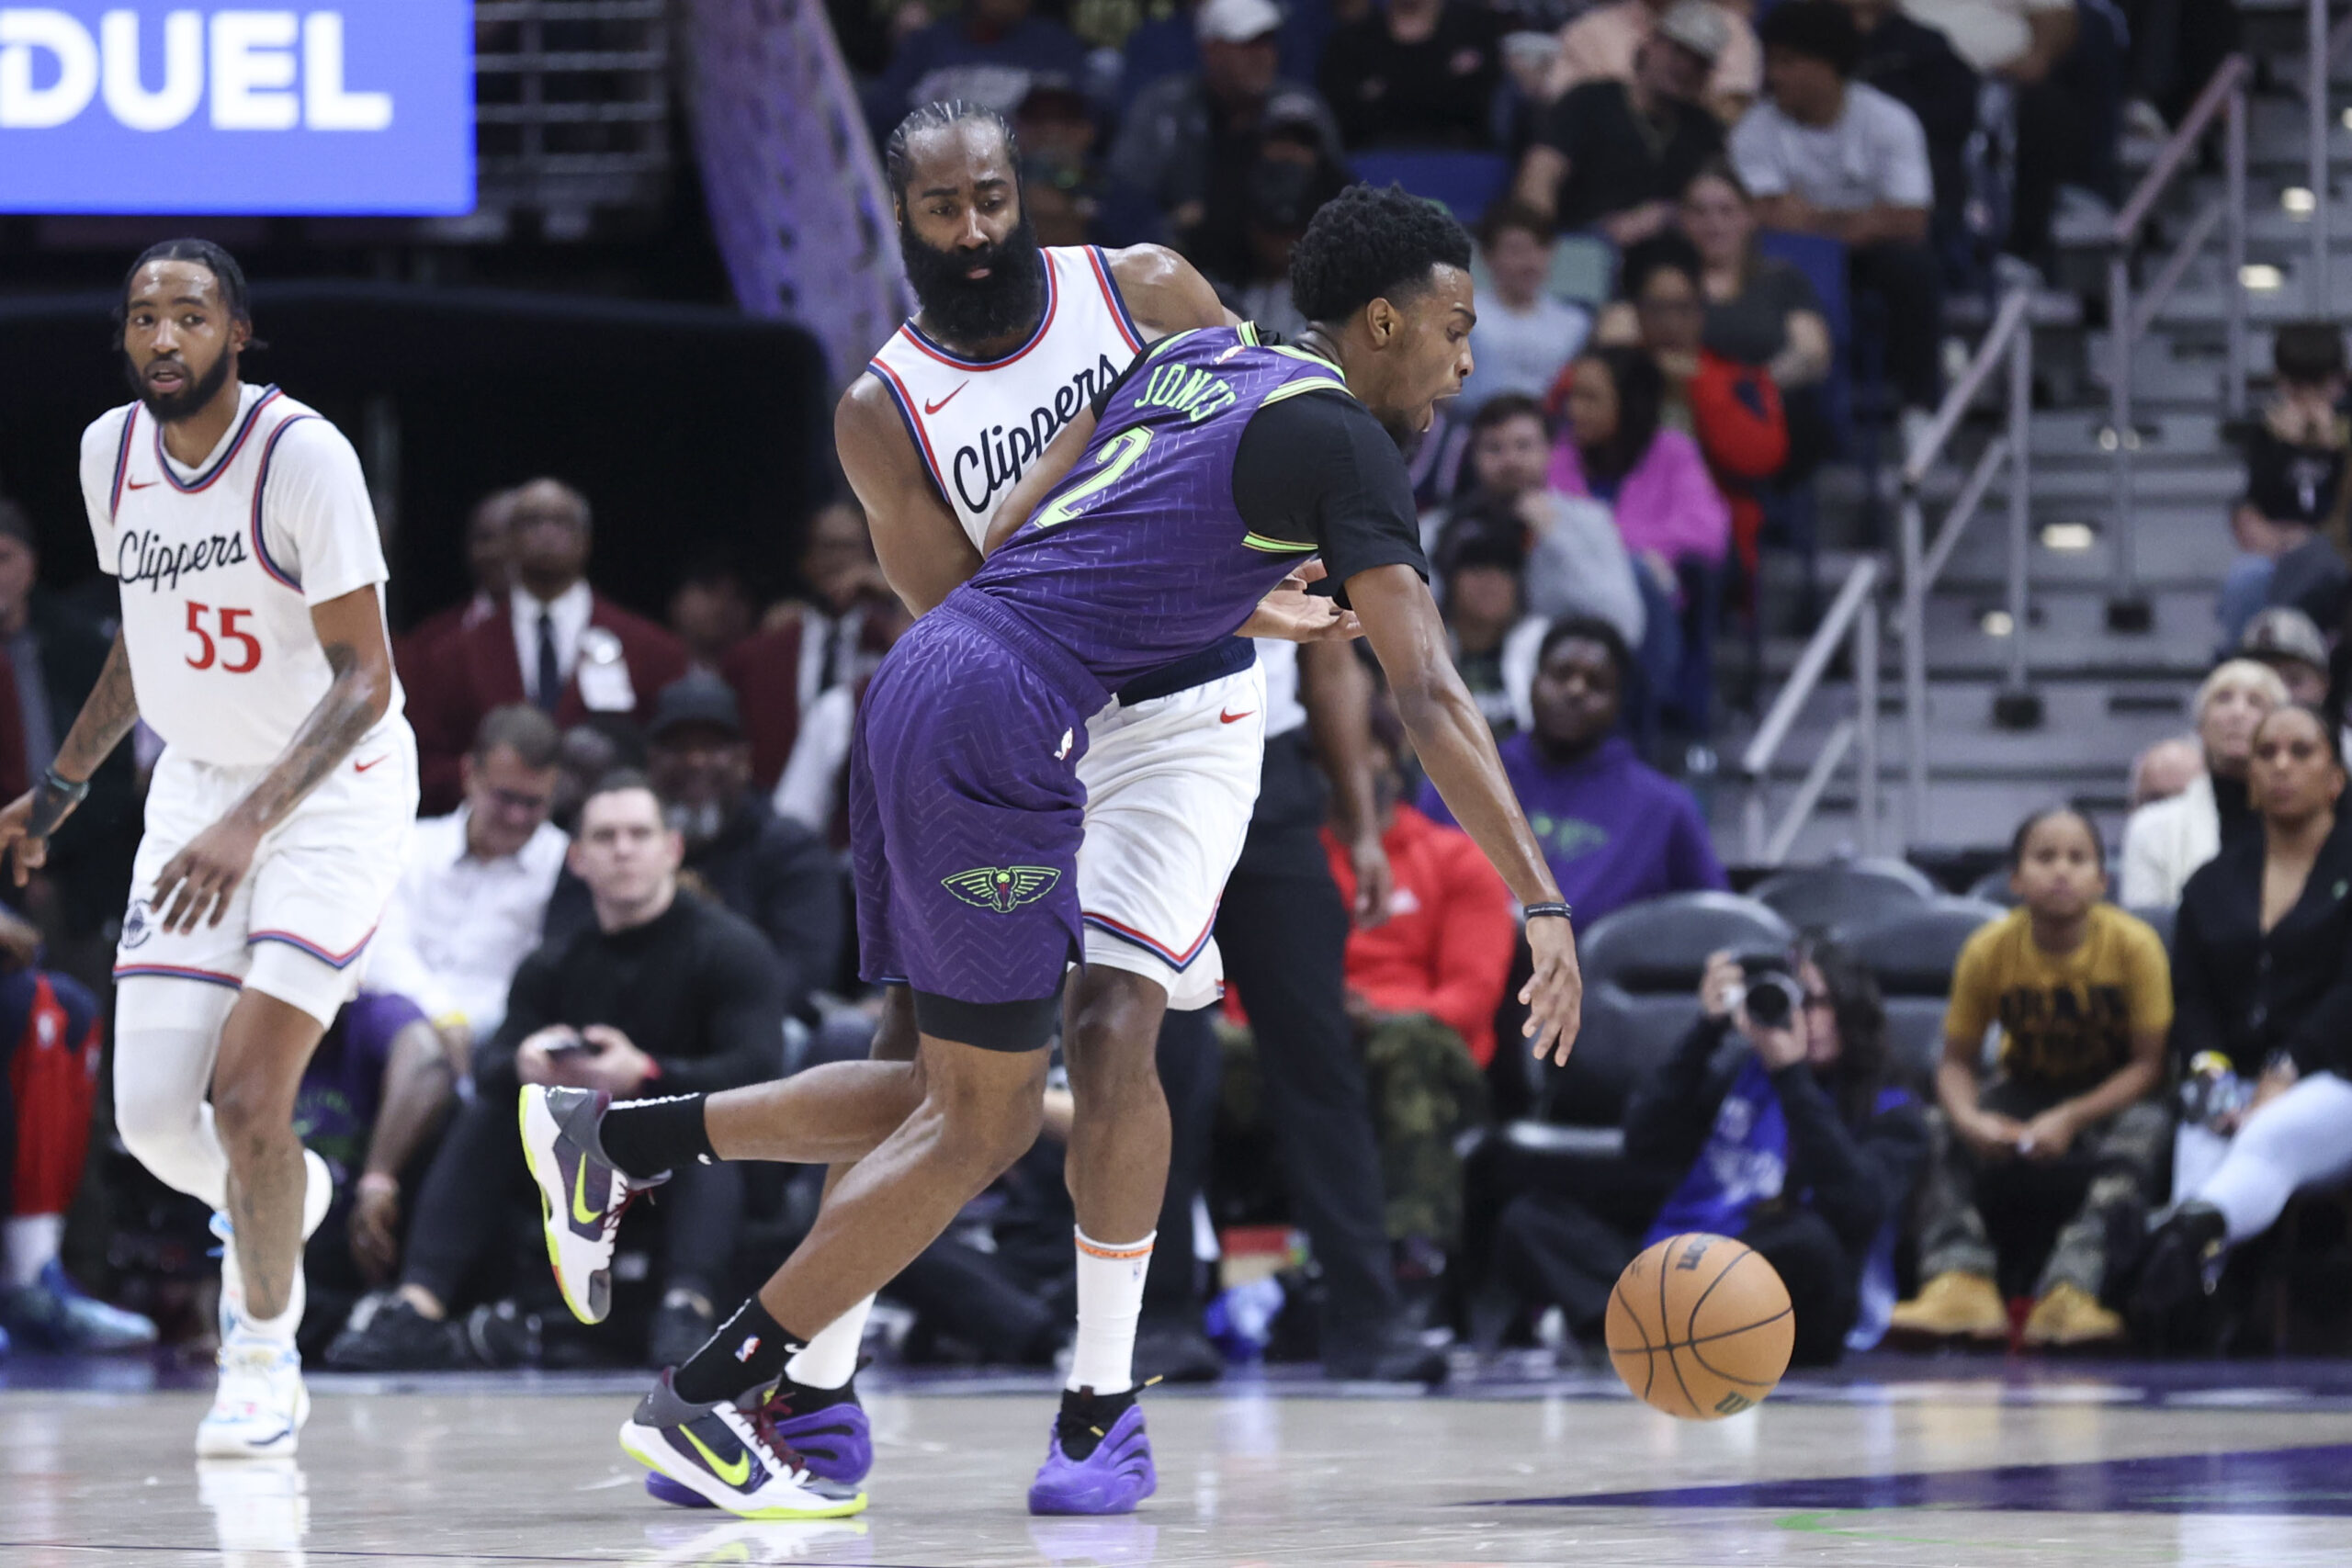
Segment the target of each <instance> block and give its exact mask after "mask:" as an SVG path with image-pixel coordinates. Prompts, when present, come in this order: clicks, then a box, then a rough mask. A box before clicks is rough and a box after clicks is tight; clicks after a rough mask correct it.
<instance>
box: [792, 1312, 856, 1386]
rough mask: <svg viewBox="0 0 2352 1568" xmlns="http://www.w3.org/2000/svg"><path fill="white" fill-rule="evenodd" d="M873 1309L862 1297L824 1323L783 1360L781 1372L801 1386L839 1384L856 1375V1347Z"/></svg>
mask: <svg viewBox="0 0 2352 1568" xmlns="http://www.w3.org/2000/svg"><path fill="white" fill-rule="evenodd" d="M873 1311H874V1298H873V1297H872V1296H868V1297H866V1298H865V1300H864V1301H862V1302H860V1303H857V1304H856V1305H855V1306H854V1307H852V1308H850V1309H849V1311H847V1312H845V1313H843V1314H841V1316H839V1317H837V1318H835V1319H833V1321H832V1322H831V1323H829V1324H827V1325H825V1328H824V1332H823V1333H821V1334H818V1335H814V1336H812V1337H810V1338H809V1343H808V1344H807V1345H805V1346H803V1347H801V1348H800V1351H799V1353H798V1354H797V1355H796V1356H794V1357H793V1358H792V1359H790V1360H788V1361H786V1362H785V1364H784V1375H785V1376H786V1377H788V1378H790V1379H791V1380H792V1381H793V1382H797V1383H798V1384H799V1385H800V1386H801V1387H803V1388H839V1387H841V1386H842V1384H843V1383H845V1382H849V1380H850V1379H851V1378H852V1377H854V1375H856V1372H857V1348H858V1347H859V1346H860V1345H863V1344H864V1343H865V1319H866V1317H867V1315H868V1314H871V1313H872V1312H873Z"/></svg>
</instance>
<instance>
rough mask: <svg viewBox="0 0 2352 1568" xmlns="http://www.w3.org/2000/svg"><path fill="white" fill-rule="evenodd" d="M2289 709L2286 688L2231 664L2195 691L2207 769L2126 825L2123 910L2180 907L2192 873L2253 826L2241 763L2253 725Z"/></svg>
mask: <svg viewBox="0 0 2352 1568" xmlns="http://www.w3.org/2000/svg"><path fill="white" fill-rule="evenodd" d="M2286 705H2287V687H2286V684H2285V683H2284V682H2281V681H2280V680H2279V679H2278V674H2277V673H2276V672H2275V671H2272V670H2271V669H2270V668H2269V667H2268V666H2267V665H2262V664H2257V663H2256V662H2255V661H2254V660H2251V659H2233V660H2230V661H2229V662H2228V663H2227V664H2224V665H2222V667H2221V668H2220V669H2218V670H2216V671H2213V672H2212V673H2211V675H2208V676H2206V677H2205V683H2204V684H2203V685H2201V686H2199V687H2198V688H2197V703H2196V712H2197V739H2198V742H2199V744H2200V745H2202V746H2203V747H2204V749H2205V771H2204V772H2202V773H2199V775H2198V776H2197V777H2196V778H2194V779H2191V780H2190V781H2189V784H2188V788H2187V789H2185V790H2183V791H2181V792H2180V793H2179V794H2178V795H2175V796H2173V797H2172V798H2171V799H2169V800H2159V801H2156V802H2155V803H2154V804H2153V805H2149V806H2143V807H2141V808H2140V809H2139V810H2137V811H2134V812H2133V813H2131V817H2130V818H2127V819H2126V820H2125V822H2124V824H2123V867H2122V880H2123V889H2122V892H2123V904H2124V907H2125V908H2132V909H2153V908H2170V907H2171V906H2173V905H2175V904H2177V903H2179V902H2180V890H2181V889H2182V888H2183V887H2185V886H2188V878H2189V874H2190V873H2192V872H2194V871H2195V870H2196V869H2197V868H2198V867H2199V866H2200V865H2203V864H2204V863H2206V862H2207V861H2209V860H2211V859H2212V858H2213V856H2214V855H2215V854H2216V853H2218V852H2220V851H2221V848H2222V845H2223V844H2225V843H2228V842H2230V841H2232V840H2235V839H2237V838H2239V837H2240V836H2242V835H2246V836H2250V835H2251V834H2252V833H2253V832H2254V829H2255V826H2256V821H2255V816H2254V811H2253V808H2252V807H2250V806H2248V805H2247V804H2246V794H2245V769H2246V758H2247V757H2248V756H2249V755H2250V754H2251V752H2252V750H2253V748H2254V730H2255V726H2256V725H2257V724H2259V723H2261V722H2262V717H2263V716H2264V715H2265V714H2267V713H2268V712H2270V710H2271V709H2273V708H2279V707H2284V706H2286Z"/></svg>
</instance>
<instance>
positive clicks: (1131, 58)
mask: <svg viewBox="0 0 2352 1568" xmlns="http://www.w3.org/2000/svg"><path fill="white" fill-rule="evenodd" d="M1204 3H1205V0H1184V3H1181V4H1178V5H1175V6H1170V7H1168V8H1167V9H1166V10H1165V11H1159V10H1156V9H1153V8H1148V7H1147V8H1146V10H1145V12H1144V15H1143V18H1142V20H1140V21H1138V22H1137V23H1136V28H1135V30H1134V31H1133V32H1131V33H1129V34H1128V35H1127V40H1126V42H1125V44H1124V45H1122V46H1121V48H1120V54H1121V56H1122V59H1121V61H1120V71H1119V102H1121V103H1122V104H1132V103H1134V102H1135V101H1136V99H1138V98H1140V97H1141V96H1143V91H1144V89H1145V88H1147V87H1148V86H1150V85H1152V84H1153V83H1155V82H1158V81H1161V80H1163V79H1164V78H1166V77H1170V76H1185V75H1191V74H1193V73H1196V72H1198V71H1199V70H1200V68H1201V33H1200V7H1201V5H1202V4H1204ZM1281 9H1282V21H1281V24H1280V28H1279V30H1278V31H1277V32H1276V33H1275V35H1274V36H1275V49H1276V51H1277V52H1276V60H1275V66H1276V70H1277V72H1278V73H1279V74H1281V75H1282V77H1283V79H1284V80H1286V81H1292V82H1305V81H1308V80H1311V79H1312V78H1313V77H1314V75H1315V72H1316V68H1317V65H1318V64H1319V63H1320V62H1321V61H1322V58H1323V45H1324V43H1325V41H1326V40H1327V39H1329V37H1330V36H1331V27H1332V16H1331V12H1330V9H1329V7H1328V6H1324V5H1322V4H1320V3H1319V0H1310V3H1308V4H1305V5H1298V6H1283V7H1282V8H1281Z"/></svg>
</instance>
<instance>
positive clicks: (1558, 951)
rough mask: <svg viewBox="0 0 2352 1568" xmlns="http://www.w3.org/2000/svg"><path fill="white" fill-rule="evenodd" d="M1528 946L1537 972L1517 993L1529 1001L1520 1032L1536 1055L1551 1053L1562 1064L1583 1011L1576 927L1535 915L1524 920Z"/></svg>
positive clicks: (1582, 991) (1538, 1058)
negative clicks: (1525, 921)
mask: <svg viewBox="0 0 2352 1568" xmlns="http://www.w3.org/2000/svg"><path fill="white" fill-rule="evenodd" d="M1527 946H1528V949H1529V951H1530V952H1532V953H1533V954H1534V956H1535V973H1534V974H1533V975H1532V976H1529V978H1528V982H1527V984H1526V985H1524V986H1521V987H1520V988H1519V999H1520V1000H1521V1001H1522V1002H1525V1003H1526V1004H1527V1022H1526V1024H1525V1025H1524V1026H1523V1027H1522V1028H1521V1033H1523V1034H1525V1035H1526V1036H1527V1038H1528V1040H1529V1042H1530V1043H1531V1045H1532V1049H1533V1050H1534V1052H1535V1059H1536V1060H1537V1061H1539V1062H1540V1061H1542V1060H1543V1059H1544V1057H1545V1056H1549V1057H1551V1058H1552V1060H1554V1061H1555V1062H1558V1063H1560V1064H1562V1065H1563V1066H1565V1065H1566V1062H1567V1059H1568V1048H1569V1047H1570V1046H1572V1045H1574V1044H1575V1043H1577V1025H1578V1023H1579V1022H1581V1021H1582V1020H1583V1017H1584V974H1583V971H1581V970H1579V969H1578V968H1577V938H1576V932H1575V931H1573V930H1571V929H1570V927H1569V925H1568V922H1567V921H1566V920H1564V919H1560V917H1558V916H1557V915H1539V916H1537V917H1536V918H1535V919H1532V920H1530V921H1528V922H1527Z"/></svg>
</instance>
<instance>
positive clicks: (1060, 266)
mask: <svg viewBox="0 0 2352 1568" xmlns="http://www.w3.org/2000/svg"><path fill="white" fill-rule="evenodd" d="M1042 254H1043V255H1044V257H1045V262H1046V311H1045V315H1044V316H1043V318H1041V319H1040V321H1038V324H1037V330H1036V332H1035V333H1033V334H1032V335H1031V336H1030V339H1029V341H1028V342H1027V343H1026V344H1023V345H1022V346H1021V347H1020V348H1019V349H1017V350H1015V351H1014V352H1012V354H1009V355H1005V356H1004V357H1003V358H1001V359H995V360H986V361H982V360H973V359H965V358H961V357H959V356H958V355H956V354H955V353H954V352H953V351H951V350H950V349H948V348H946V347H945V346H944V345H943V344H939V343H936V342H934V341H933V339H931V338H929V337H926V336H925V335H924V334H923V333H922V329H921V328H919V327H917V326H916V325H915V324H914V323H913V322H912V321H909V322H908V323H907V324H906V325H905V326H903V327H901V328H899V332H898V333H897V335H895V336H894V337H892V338H891V339H890V341H889V342H888V343H886V344H883V345H882V349H881V352H880V353H878V354H876V355H875V356H874V360H873V364H872V367H871V368H872V369H873V371H874V374H875V375H876V377H877V378H879V379H880V380H881V382H882V385H883V386H884V387H885V388H887V389H888V391H889V393H890V398H891V400H892V401H893V402H895V403H896V404H897V405H898V409H899V418H900V419H901V420H903V421H904V422H905V423H906V427H907V435H908V438H909V439H910V441H911V442H912V443H913V445H914V448H915V454H916V456H917V457H921V458H922V464H923V468H924V470H925V471H926V472H927V473H929V474H930V475H931V480H932V483H933V485H935V486H937V487H938V490H939V494H940V498H941V499H942V500H943V501H944V502H946V503H947V506H948V509H949V510H950V511H952V512H954V513H956V521H957V522H958V523H960V524H962V525H963V526H964V531H965V533H967V535H969V536H971V539H972V542H973V543H974V544H978V543H979V542H980V540H981V538H982V537H983V536H985V535H986V534H987V532H988V525H989V517H990V516H991V515H992V514H993V513H995V511H996V508H997V506H998V504H999V503H1000V502H1002V501H1003V500H1004V497H1005V492H1006V491H1010V490H1011V489H1012V487H1013V486H1014V485H1016V484H1018V483H1019V482H1020V480H1021V476H1022V475H1023V474H1024V473H1026V472H1027V471H1028V469H1029V466H1030V465H1031V464H1032V463H1035V461H1036V460H1037V457H1038V456H1039V454H1041V453H1043V452H1044V451H1045V449H1046V446H1048V445H1050V444H1051V443H1052V441H1053V439H1054V437H1055V435H1056V434H1058V433H1059V432H1060V430H1061V428H1062V426H1064V425H1066V424H1068V423H1069V422H1070V421H1071V420H1073V419H1076V418H1077V417H1078V414H1079V411H1080V409H1083V408H1085V407H1086V406H1087V405H1088V404H1090V403H1091V402H1092V401H1093V400H1094V399H1095V397H1096V396H1097V395H1098V394H1099V393H1101V392H1102V391H1103V389H1104V388H1106V387H1108V386H1110V385H1111V384H1112V383H1113V382H1114V381H1116V380H1117V379H1118V378H1119V372H1120V370H1121V369H1122V368H1124V367H1125V365H1126V364H1127V362H1128V361H1129V360H1130V359H1132V358H1133V357H1134V356H1135V355H1136V351H1137V350H1138V349H1140V348H1141V347H1142V346H1143V337H1142V334H1141V333H1139V332H1138V331H1137V330H1136V324H1135V321H1134V318H1132V317H1131V316H1129V315H1128V314H1127V308H1126V305H1125V302H1124V301H1123V300H1121V299H1120V298H1119V291H1118V288H1117V286H1116V285H1115V284H1114V282H1113V281H1112V278H1111V268H1110V264H1109V263H1108V262H1107V261H1106V260H1104V259H1103V253H1102V252H1101V251H1099V250H1097V249H1095V248H1094V247H1093V246H1091V245H1089V246H1081V247H1077V248H1059V247H1057V248H1049V249H1047V250H1046V251H1045V252H1043V253H1042ZM967 388H968V389H969V390H968V391H967Z"/></svg>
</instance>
